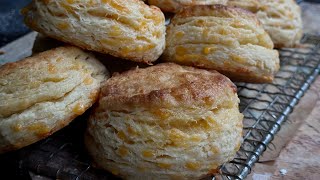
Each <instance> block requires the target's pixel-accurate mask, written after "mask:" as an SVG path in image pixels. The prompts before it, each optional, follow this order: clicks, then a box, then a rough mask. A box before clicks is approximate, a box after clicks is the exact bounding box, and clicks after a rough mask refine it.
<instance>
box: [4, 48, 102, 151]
mask: <svg viewBox="0 0 320 180" xmlns="http://www.w3.org/2000/svg"><path fill="white" fill-rule="evenodd" d="M107 76H108V74H107V70H106V69H105V67H104V66H103V65H102V64H101V63H100V62H98V61H97V60H96V59H95V58H94V57H93V56H92V55H90V54H88V53H85V52H83V51H82V50H80V49H78V48H75V47H71V46H70V47H60V48H57V49H53V50H50V51H46V52H43V53H40V54H38V55H35V56H32V57H29V58H26V59H24V60H21V61H18V62H15V63H8V64H5V65H3V66H1V67H0V153H2V152H6V151H10V150H15V149H19V148H21V147H24V146H27V145H29V144H32V143H34V142H36V141H38V140H40V139H43V138H45V137H47V136H49V135H50V134H52V133H53V132H55V131H57V130H59V129H61V128H62V127H64V126H66V125H67V124H69V122H70V121H71V120H73V119H74V118H75V117H76V116H78V115H81V114H82V113H84V111H85V110H86V109H88V108H89V107H90V106H91V105H92V104H93V103H94V102H95V101H96V99H97V98H98V93H99V91H100V84H101V82H102V81H104V80H105V79H106V77H107Z"/></svg>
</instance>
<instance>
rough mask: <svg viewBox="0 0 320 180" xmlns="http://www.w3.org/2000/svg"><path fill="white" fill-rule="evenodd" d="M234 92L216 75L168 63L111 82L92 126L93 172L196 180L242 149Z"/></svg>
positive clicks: (87, 139)
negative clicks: (104, 171)
mask: <svg viewBox="0 0 320 180" xmlns="http://www.w3.org/2000/svg"><path fill="white" fill-rule="evenodd" d="M236 92H237V91H236V86H235V85H234V84H233V83H232V82H231V81H230V80H229V79H228V78H227V77H225V76H223V75H221V74H220V73H218V72H216V71H207V70H201V69H196V68H193V67H186V66H185V67H184V66H180V65H177V64H172V63H165V64H158V65H155V66H151V67H148V68H145V69H139V68H138V69H135V70H131V71H127V72H125V73H122V74H118V75H115V76H113V77H112V78H110V79H109V80H108V81H107V82H106V83H105V84H104V86H103V88H102V90H101V94H100V100H99V103H98V104H97V107H96V108H95V110H94V111H93V113H92V114H91V116H90V119H89V122H88V128H87V133H86V136H85V143H86V147H87V149H88V151H89V153H90V154H91V155H92V157H93V159H94V162H95V164H96V165H97V166H98V167H100V168H103V169H106V170H109V171H110V172H112V173H113V174H116V175H119V176H121V177H123V178H125V179H174V178H176V179H195V178H200V177H204V176H206V175H209V174H213V173H215V172H217V170H218V166H219V165H221V164H222V163H224V162H227V161H229V160H231V159H232V158H233V156H234V154H235V152H236V151H237V150H238V149H239V146H240V141H241V135H242V133H241V132H242V119H243V115H242V114H241V113H240V112H239V109H238V103H239V99H238V97H237V93H236Z"/></svg>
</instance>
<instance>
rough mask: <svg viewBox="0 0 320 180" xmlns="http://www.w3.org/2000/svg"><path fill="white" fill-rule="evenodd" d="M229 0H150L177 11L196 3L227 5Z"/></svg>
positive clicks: (161, 7) (167, 9)
mask: <svg viewBox="0 0 320 180" xmlns="http://www.w3.org/2000/svg"><path fill="white" fill-rule="evenodd" d="M227 1H228V0H148V3H149V4H151V5H155V6H158V7H159V8H160V9H161V10H162V11H164V12H173V13H176V12H178V11H179V10H181V9H182V8H185V7H188V6H195V5H213V4H223V5H226V4H227Z"/></svg>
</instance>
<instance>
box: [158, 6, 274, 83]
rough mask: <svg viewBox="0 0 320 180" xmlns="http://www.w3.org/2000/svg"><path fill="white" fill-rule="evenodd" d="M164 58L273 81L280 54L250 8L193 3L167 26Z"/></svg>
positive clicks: (242, 78) (249, 78)
mask: <svg viewBox="0 0 320 180" xmlns="http://www.w3.org/2000/svg"><path fill="white" fill-rule="evenodd" d="M163 58H164V60H166V61H171V62H176V63H179V64H183V65H191V66H197V67H202V68H207V69H215V70H217V71H219V72H221V73H223V74H225V75H227V76H228V77H230V78H231V79H233V80H236V81H247V82H270V81H272V80H273V75H274V73H275V72H277V71H278V69H279V54H278V52H277V51H276V50H273V43H272V41H271V39H270V37H269V35H268V34H267V33H266V32H265V31H264V29H263V27H262V26H261V25H260V23H259V21H258V20H257V18H256V17H255V16H254V14H252V13H251V12H248V11H246V10H243V9H240V8H232V7H226V6H223V5H213V6H193V7H189V8H185V9H184V10H182V11H180V12H179V13H177V14H176V15H175V16H174V17H173V18H172V20H171V24H170V25H169V27H168V29H167V47H166V50H165V52H164V55H163Z"/></svg>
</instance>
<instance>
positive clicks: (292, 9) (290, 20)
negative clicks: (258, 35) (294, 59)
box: [257, 0, 303, 48]
mask: <svg viewBox="0 0 320 180" xmlns="http://www.w3.org/2000/svg"><path fill="white" fill-rule="evenodd" d="M261 4H262V6H261V9H260V10H259V11H258V12H257V17H258V19H259V20H260V21H261V23H262V24H263V27H264V29H265V30H266V31H267V32H268V33H269V35H270V37H271V39H272V41H273V42H274V45H275V47H277V48H281V47H294V46H296V45H298V44H299V43H300V40H301V38H302V35H303V32H302V19H301V9H300V7H299V6H298V5H297V3H296V1H294V0H261Z"/></svg>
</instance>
